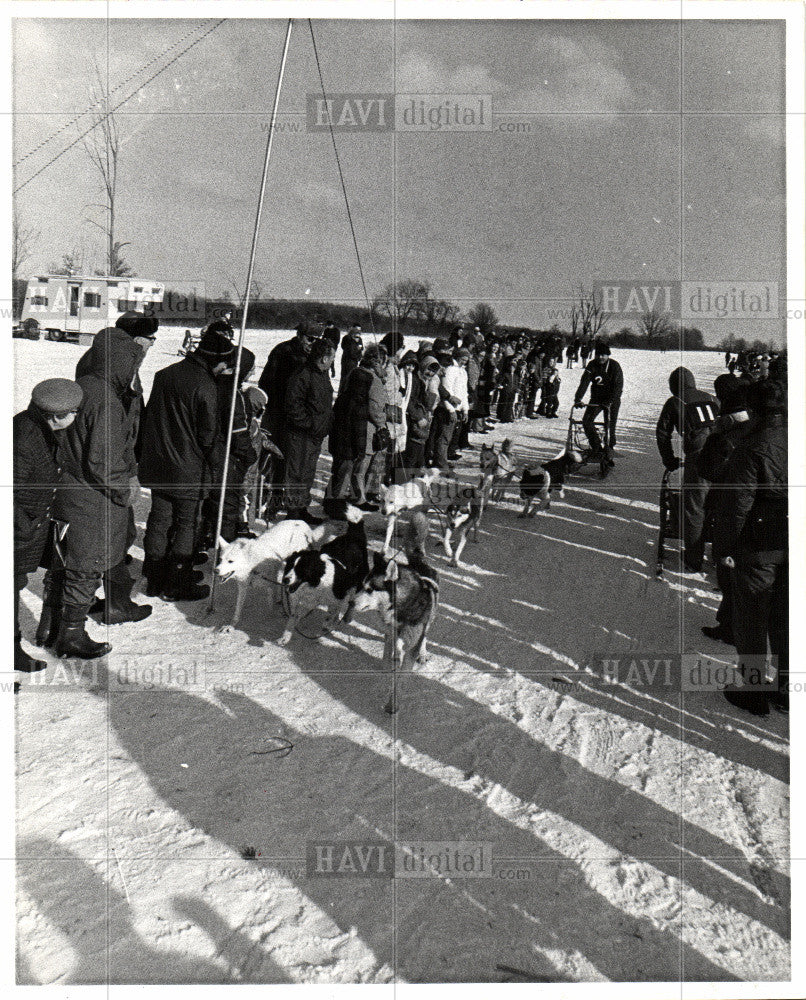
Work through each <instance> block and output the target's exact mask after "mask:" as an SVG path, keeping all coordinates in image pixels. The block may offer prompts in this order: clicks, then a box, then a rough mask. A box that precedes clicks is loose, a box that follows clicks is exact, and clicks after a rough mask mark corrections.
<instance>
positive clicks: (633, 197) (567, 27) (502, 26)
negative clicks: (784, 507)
mask: <svg viewBox="0 0 806 1000" xmlns="http://www.w3.org/2000/svg"><path fill="white" fill-rule="evenodd" d="M213 23H214V22H202V21H199V22H193V21H187V20H182V21H169V20H165V21H154V20H150V21H135V20H130V21H112V22H109V23H108V24H107V22H104V21H93V20H81V21H78V20H76V21H67V20H39V21H34V20H27V19H19V20H17V21H16V22H15V29H14V88H15V90H14V93H15V112H16V114H15V149H14V159H15V161H17V160H19V158H20V157H23V156H25V155H26V154H28V153H29V151H31V150H33V149H35V147H37V146H38V144H39V143H41V142H43V141H44V140H46V139H48V137H49V136H51V135H52V133H53V132H55V131H56V130H57V129H62V131H61V132H60V134H59V135H58V136H57V138H56V139H55V140H53V141H51V142H48V143H47V144H46V145H45V146H43V148H42V149H41V150H39V151H38V152H36V153H34V154H33V155H31V156H27V157H26V158H25V159H24V160H22V162H21V163H20V164H19V166H18V168H17V172H16V176H15V183H16V184H20V183H22V182H23V181H25V180H26V179H27V178H29V177H30V176H31V175H32V174H33V173H34V172H35V171H36V170H38V169H39V168H40V167H41V166H43V165H44V164H45V163H46V162H47V160H49V159H50V158H51V157H52V156H53V155H55V153H56V152H58V150H59V149H60V148H62V147H63V146H66V145H67V144H68V142H69V141H71V140H72V139H74V138H75V137H76V136H77V135H78V130H79V128H80V127H82V126H83V127H86V125H87V124H88V121H89V119H88V118H87V117H86V116H84V117H80V118H79V119H78V121H77V122H76V123H75V124H71V121H72V119H73V118H74V117H75V116H76V115H78V114H79V113H80V112H82V111H83V110H84V109H85V108H86V107H87V105H88V104H89V96H88V95H89V87H90V85H91V82H92V77H93V74H94V69H93V63H97V64H98V65H100V66H101V67H102V71H103V72H104V73H106V72H107V68H108V74H109V81H110V85H111V87H112V88H114V87H116V86H118V85H119V84H123V83H124V81H126V80H127V79H128V78H129V77H132V80H131V82H130V83H129V84H126V85H124V86H121V87H120V88H119V89H118V90H117V91H115V93H114V95H113V97H114V99H116V100H117V99H120V98H122V97H123V96H125V95H126V94H128V93H129V92H130V91H133V90H135V89H136V87H137V85H138V84H142V83H143V82H144V81H145V80H146V79H147V78H148V76H150V75H151V73H153V72H154V71H155V70H156V69H157V68H158V66H160V65H162V64H163V62H164V61H167V59H168V58H170V57H171V56H174V55H177V54H178V53H179V52H180V51H181V49H182V48H184V46H185V45H187V44H188V43H189V42H190V41H191V40H192V39H193V38H194V37H197V36H198V35H200V34H201V32H202V31H203V30H204V29H205V27H211V26H212V25H213ZM284 31H285V22H281V21H271V20H266V21H254V20H250V21H246V20H230V21H226V22H225V23H224V24H222V25H221V26H220V27H218V28H216V30H214V31H213V32H212V34H210V35H209V36H208V37H207V38H205V39H204V40H203V41H201V42H200V43H199V44H198V45H196V46H195V47H194V48H192V49H191V50H190V51H189V52H187V54H185V55H183V56H181V57H180V58H179V59H178V60H177V61H176V62H175V63H174V64H173V65H171V66H170V67H169V68H168V69H167V70H166V71H165V72H164V73H162V74H161V75H159V76H158V77H157V78H156V79H155V80H154V81H153V82H151V83H149V84H148V85H146V86H145V87H143V88H142V89H140V90H139V91H138V92H137V93H136V94H135V96H134V97H133V98H132V99H131V100H130V101H129V102H128V103H127V104H125V105H124V107H123V108H122V109H121V110H120V111H119V112H118V119H119V128H120V133H121V136H122V139H123V146H122V151H121V156H120V167H119V196H118V199H119V200H118V216H119V217H118V233H119V238H120V239H121V240H126V241H129V242H130V243H131V246H130V247H127V248H126V254H127V256H128V259H129V260H130V261H131V262H132V264H133V265H134V267H135V268H136V270H137V272H138V274H140V275H143V276H147V277H151V278H155V279H158V280H169V281H170V280H172V279H174V280H180V279H181V280H193V281H203V282H205V284H206V286H207V288H208V291H212V292H213V293H219V292H220V291H221V290H223V289H224V288H225V287H227V286H228V285H229V283H230V281H231V280H234V281H235V282H236V283H237V284H238V285H239V286H241V285H242V284H243V281H244V275H245V272H246V266H247V261H248V253H249V244H250V240H251V234H252V226H253V222H254V212H255V206H256V200H257V194H258V184H259V177H260V170H261V164H262V157H263V151H264V146H265V141H266V131H265V129H266V126H267V124H268V117H269V112H270V107H271V99H272V96H273V91H274V85H275V81H276V77H277V70H278V66H279V60H280V52H281V47H282V40H283V34H284ZM315 31H316V37H317V44H318V48H319V54H320V59H321V64H322V70H323V74H324V78H325V85H326V88H327V90H328V91H331V92H351V93H368V94H371V93H375V92H378V93H388V92H397V93H406V92H416V93H428V94H434V93H436V94H443V93H448V94H449V93H480V94H491V95H492V108H493V112H494V118H493V124H494V128H493V130H492V131H477V132H461V133H458V132H451V133H448V132H438V133H437V132H427V133H426V132H401V131H398V132H394V133H393V132H370V133H361V134H348V133H342V132H340V133H338V134H337V143H338V149H339V154H340V157H341V161H342V167H343V170H344V175H345V181H346V185H347V190H348V195H349V199H350V206H351V209H352V214H353V221H354V223H355V227H356V237H357V241H358V246H359V250H360V253H361V257H362V261H363V264H364V270H365V274H366V277H367V283H368V286H369V291H370V294H374V293H375V292H376V291H378V290H379V289H380V287H381V286H382V285H383V284H385V283H386V282H387V281H389V280H391V279H392V278H393V277H394V276H397V277H419V278H425V279H428V280H429V281H430V282H431V284H432V286H433V288H434V291H435V293H436V294H437V295H439V296H440V297H445V298H447V299H450V300H452V301H457V302H459V303H460V304H461V305H462V306H463V308H466V307H468V306H470V305H471V304H472V303H473V302H476V301H480V300H484V301H489V302H491V303H493V305H494V307H495V308H496V311H497V312H498V315H499V317H500V319H501V320H502V321H503V322H510V323H524V324H528V325H530V326H549V325H551V319H550V318H549V316H550V314H549V312H548V310H549V309H556V308H561V303H559V304H558V303H557V302H556V301H551V300H556V299H560V298H563V297H565V296H568V295H569V294H571V293H572V292H573V290H574V289H575V288H578V287H579V285H580V284H585V285H589V284H590V283H591V282H593V281H597V280H610V279H613V280H618V279H622V280H632V281H635V280H638V281H640V280H641V279H645V280H651V281H656V280H660V281H670V280H674V279H679V278H681V277H682V278H683V279H684V280H696V281H705V282H707V281H766V282H778V284H779V286H780V292H781V294H782V295H783V294H784V293H785V186H784V122H783V111H784V106H785V102H784V94H785V91H784V26H783V22H769V21H768V22H724V21H723V22H716V21H714V22H697V23H694V22H686V23H685V25H684V26H683V27H682V28H681V25H680V24H679V23H678V22H675V21H667V22H662V21H654V22H637V21H629V22H625V21H621V22H614V21H610V22H608V21H597V22H594V21H587V22H585V21H583V22H570V21H568V22H566V21H552V22H527V21H509V22H497V21H487V22H484V21H465V22H455V21H453V22H449V21H436V22H433V21H432V22H401V21H398V22H390V21H380V22H379V21H375V22H368V21H363V22H359V21H341V22H339V21H331V20H325V21H318V22H315ZM681 31H682V38H681ZM183 39H184V41H182V40H183ZM169 46H174V47H173V48H172V49H171V51H170V54H169V55H168V56H166V57H165V59H160V57H161V54H162V53H163V52H164V51H165V50H166V49H167V48H168V47H169ZM681 52H682V62H681ZM150 60H154V64H153V66H151V67H150V68H149V69H146V70H145V71H142V72H140V70H141V68H142V67H143V66H145V64H146V63H148V62H149V61H150ZM318 88H319V84H318V77H317V75H316V64H315V61H314V58H313V50H312V47H311V40H310V35H309V33H308V27H307V22H305V21H298V22H295V27H294V31H293V33H292V40H291V49H290V55H289V62H288V69H287V73H286V79H285V83H284V87H283V93H282V98H281V110H282V112H283V117H282V131H279V132H278V134H277V136H276V140H275V146H274V155H273V161H272V165H271V173H270V178H269V189H268V197H267V201H266V206H265V213H264V225H263V231H262V239H261V244H260V252H259V260H258V267H257V274H258V278H259V280H260V283H261V286H262V289H263V292H264V294H266V295H273V296H277V297H290V298H301V297H303V296H305V295H306V293H307V294H309V295H310V297H311V298H314V299H319V300H333V301H350V300H358V301H360V300H361V299H362V290H361V285H360V281H359V278H358V269H357V266H356V261H355V254H354V249H353V245H352V239H351V237H350V232H349V227H348V223H347V215H346V211H345V207H344V201H343V197H342V193H341V189H340V185H339V178H338V173H337V169H336V164H335V160H334V155H333V149H332V146H331V142H330V137H329V135H328V134H326V133H325V134H321V133H320V134H315V133H312V132H308V131H306V127H305V106H306V94H309V93H316V92H317V91H318ZM681 97H682V114H681ZM512 123H523V124H522V125H520V126H519V127H520V128H521V129H522V131H519V132H512V131H511V128H512V127H513V124H512ZM100 201H102V197H101V190H100V187H99V184H98V178H97V176H95V175H94V174H93V172H92V170H91V169H90V167H89V165H88V161H87V159H86V155H85V154H84V153H83V152H82V149H81V146H80V145H78V146H76V147H75V148H74V149H73V150H71V151H70V152H68V153H67V154H66V155H64V156H63V157H62V158H61V159H60V160H58V161H57V162H56V163H54V164H53V165H52V166H50V167H49V168H48V169H47V170H45V171H44V172H43V173H42V174H41V175H40V176H38V177H36V178H35V179H34V180H33V181H31V183H30V184H27V185H26V186H25V187H24V188H23V189H22V191H21V192H20V193H19V195H18V197H17V207H18V210H19V212H20V215H21V218H22V219H23V221H24V224H25V225H26V226H27V227H32V228H34V229H35V230H38V231H39V232H40V234H41V235H40V237H39V239H38V241H37V243H36V245H35V252H34V254H33V256H32V258H31V260H30V261H29V262H28V263H27V265H26V267H25V268H24V270H25V271H27V272H30V273H33V272H34V271H41V270H44V269H46V268H47V267H48V265H49V264H50V263H51V262H53V261H58V260H59V259H60V258H61V256H62V254H63V253H65V252H67V251H77V252H78V253H79V254H82V253H83V255H84V262H85V269H90V268H92V267H96V266H97V267H102V266H103V250H102V237H101V234H100V233H99V231H98V230H97V229H95V228H94V227H93V226H92V225H91V224H90V223H89V222H87V221H85V220H87V219H89V218H94V219H96V220H98V221H101V219H102V216H101V214H100V213H99V211H98V210H94V209H92V208H91V207H89V208H88V207H87V206H91V205H92V204H93V203H97V202H100ZM230 288H231V286H230ZM559 322H560V326H563V322H562V320H560V321H559ZM726 323H727V321H722V322H719V321H712V322H703V323H701V324H699V325H700V326H701V327H702V328H703V330H704V331H705V332H706V335H707V337H708V338H709V339H710V340H712V341H715V340H717V339H721V338H722V337H723V336H725V335H726V334H727V333H729V332H731V330H732V331H733V332H734V333H735V334H737V335H742V336H748V335H750V336H751V337H753V336H762V337H767V336H769V335H780V333H781V331H782V330H783V326H784V321H783V319H780V320H777V321H776V320H770V321H761V322H755V323H754V322H751V321H744V322H739V321H731V322H730V324H729V325H726ZM620 325H623V324H622V323H621V322H619V321H617V320H616V321H612V322H611V324H610V326H611V328H613V329H617V328H618V327H619V326H620Z"/></svg>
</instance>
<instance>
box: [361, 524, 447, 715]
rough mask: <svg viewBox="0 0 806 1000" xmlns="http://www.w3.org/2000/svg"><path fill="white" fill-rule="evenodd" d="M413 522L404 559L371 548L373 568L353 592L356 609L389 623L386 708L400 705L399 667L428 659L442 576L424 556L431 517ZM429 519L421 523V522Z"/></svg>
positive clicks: (390, 708)
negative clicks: (389, 676)
mask: <svg viewBox="0 0 806 1000" xmlns="http://www.w3.org/2000/svg"><path fill="white" fill-rule="evenodd" d="M415 518H416V520H414V523H413V524H412V525H411V526H410V527H411V530H410V534H409V541H408V544H407V545H406V548H405V552H406V562H405V563H399V562H397V561H396V560H395V559H386V558H385V557H384V556H382V555H381V554H380V553H379V552H375V553H373V561H372V569H371V570H370V571H369V573H368V574H367V576H366V578H365V580H364V582H363V584H362V586H361V588H360V590H359V591H358V593H357V594H356V595H355V597H354V598H353V602H352V607H353V609H354V610H355V611H377V612H378V613H379V614H380V615H381V617H382V618H383V621H384V623H385V625H386V636H385V642H384V652H383V660H384V664H385V665H387V666H390V667H391V668H392V670H393V671H394V679H393V682H392V693H391V694H390V696H389V700H388V702H387V703H386V706H385V707H384V711H385V712H388V713H389V714H390V715H393V714H394V713H395V712H396V711H397V672H398V671H400V670H410V669H411V668H412V665H413V664H414V661H415V660H416V661H417V662H418V663H424V662H425V660H426V657H427V653H426V645H425V640H426V634H427V633H428V628H429V626H430V625H431V622H432V621H433V619H434V616H435V615H436V613H437V605H438V603H439V578H438V576H437V571H436V570H435V569H434V568H433V566H431V565H430V564H429V563H428V562H427V561H426V557H425V551H424V542H425V538H426V537H427V535H428V527H427V521H426V519H425V517H424V515H422V514H420V513H419V512H418V514H417V515H415ZM420 519H422V521H424V522H425V528H424V529H423V527H422V523H421V521H420Z"/></svg>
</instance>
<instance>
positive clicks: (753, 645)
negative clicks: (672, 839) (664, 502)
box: [715, 380, 789, 715]
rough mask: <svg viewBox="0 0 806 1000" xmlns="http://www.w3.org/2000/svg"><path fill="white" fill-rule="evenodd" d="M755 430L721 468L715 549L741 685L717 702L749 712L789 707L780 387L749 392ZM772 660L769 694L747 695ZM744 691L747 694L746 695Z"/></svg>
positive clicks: (784, 468)
mask: <svg viewBox="0 0 806 1000" xmlns="http://www.w3.org/2000/svg"><path fill="white" fill-rule="evenodd" d="M751 406H752V408H753V410H754V411H755V419H756V426H755V429H754V430H752V431H751V432H750V433H749V434H748V435H747V436H746V437H745V438H743V439H742V441H741V442H740V443H739V444H738V445H737V446H736V448H735V450H734V451H733V453H732V455H731V456H730V459H729V460H728V465H727V468H726V470H725V476H724V480H725V485H726V487H727V488H726V489H725V490H724V497H723V500H722V502H721V503H720V515H721V516H720V517H719V518H718V519H717V521H716V523H715V537H716V544H717V545H718V548H719V551H720V552H722V553H725V555H723V556H722V562H723V564H724V565H726V566H727V567H728V568H729V569H730V571H731V576H732V583H733V604H734V611H733V631H734V636H735V640H736V650H737V652H738V654H739V672H740V674H741V676H742V679H743V685H744V686H743V687H739V686H738V685H737V687H738V690H727V691H726V692H725V697H726V698H727V699H728V701H729V702H731V704H733V705H736V706H737V707H738V708H742V709H744V710H746V711H748V712H751V713H753V714H754V715H765V714H767V713H768V712H769V704H770V702H772V704H774V705H775V706H776V707H778V708H780V709H781V710H783V711H787V710H788V707H789V691H788V684H789V603H788V588H789V567H788V540H789V539H788V524H787V518H788V498H787V434H786V390H785V388H784V387H783V386H782V385H781V384H780V383H779V382H776V381H772V380H768V381H766V382H762V383H760V384H759V385H758V386H757V387H754V388H753V390H752V391H751ZM768 646H769V649H770V650H771V652H772V655H773V657H774V658H776V661H777V662H776V665H777V671H778V677H777V687H778V690H777V692H772V693H770V692H767V691H758V690H756V691H753V690H752V684H753V680H754V679H756V680H762V681H763V679H764V677H765V669H764V661H765V659H766V656H767V649H768ZM748 686H749V690H748Z"/></svg>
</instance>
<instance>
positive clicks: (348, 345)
mask: <svg viewBox="0 0 806 1000" xmlns="http://www.w3.org/2000/svg"><path fill="white" fill-rule="evenodd" d="M363 353H364V341H363V340H362V339H361V327H360V326H351V327H350V329H349V330H348V331H347V333H345V335H344V336H343V337H342V340H341V375H340V376H339V394H341V393H342V392H343V391H344V388H345V386H346V385H347V380H348V379H349V377H350V372H351V371H352V370H353V369H354V368H356V367H357V366H358V363H359V361H360V360H361V355H362V354H363Z"/></svg>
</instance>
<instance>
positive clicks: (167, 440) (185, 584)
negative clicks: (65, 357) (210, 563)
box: [140, 332, 235, 601]
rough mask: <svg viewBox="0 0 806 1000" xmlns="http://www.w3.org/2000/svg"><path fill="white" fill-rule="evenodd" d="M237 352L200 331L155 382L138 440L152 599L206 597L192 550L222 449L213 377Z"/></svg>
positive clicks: (218, 336)
mask: <svg viewBox="0 0 806 1000" xmlns="http://www.w3.org/2000/svg"><path fill="white" fill-rule="evenodd" d="M234 353H235V347H234V346H233V344H232V343H231V341H230V340H229V339H228V338H227V337H226V336H224V335H223V334H221V333H215V332H213V333H205V334H203V336H202V338H201V341H200V342H199V346H198V348H197V349H196V350H195V351H194V352H193V354H190V355H188V356H187V357H185V358H183V359H182V360H181V361H179V362H177V363H176V364H173V365H169V366H168V367H167V368H163V369H162V370H161V371H158V372H157V374H156V376H155V377H154V385H153V387H152V389H151V396H150V397H149V400H148V405H147V406H146V409H145V415H144V418H143V430H142V434H141V441H140V446H141V455H140V482H141V483H142V484H143V485H144V486H150V487H151V512H150V513H149V515H148V524H147V526H146V534H145V540H144V545H143V547H144V549H145V562H144V564H143V572H144V574H145V577H146V581H147V591H146V592H147V593H148V594H150V595H152V596H156V595H161V596H162V597H164V598H165V599H166V600H171V601H200V600H203V599H204V598H205V597H207V596H208V594H209V592H210V589H209V587H207V586H198V585H196V584H195V583H194V580H193V553H194V550H195V545H196V529H197V522H198V516H199V510H200V507H201V502H202V500H203V498H204V496H205V495H206V493H207V491H208V489H209V487H210V485H211V483H212V471H213V470H214V469H217V468H219V467H220V465H221V461H222V450H223V447H224V434H223V432H222V428H221V415H220V409H219V398H218V387H217V385H216V376H217V375H220V374H221V373H222V372H224V371H225V370H226V369H227V367H228V366H229V364H230V363H231V361H232V358H233V356H234Z"/></svg>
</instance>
